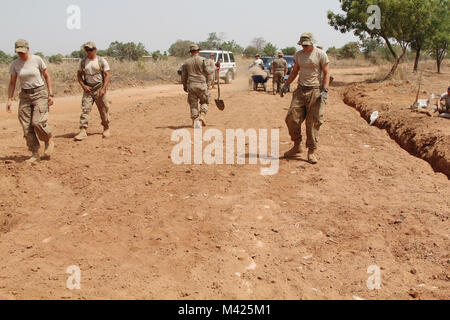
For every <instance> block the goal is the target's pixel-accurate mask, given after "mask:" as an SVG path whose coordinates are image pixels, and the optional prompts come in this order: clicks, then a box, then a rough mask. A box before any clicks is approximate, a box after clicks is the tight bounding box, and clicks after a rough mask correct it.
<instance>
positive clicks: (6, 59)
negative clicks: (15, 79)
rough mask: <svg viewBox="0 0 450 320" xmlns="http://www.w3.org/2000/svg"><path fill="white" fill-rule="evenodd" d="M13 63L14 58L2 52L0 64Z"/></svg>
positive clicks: (0, 53) (0, 52)
mask: <svg viewBox="0 0 450 320" xmlns="http://www.w3.org/2000/svg"><path fill="white" fill-rule="evenodd" d="M11 61H13V57H11V56H10V55H9V54H6V53H4V52H3V51H1V50H0V63H10V62H11Z"/></svg>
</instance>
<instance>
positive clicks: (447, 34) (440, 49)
mask: <svg viewBox="0 0 450 320" xmlns="http://www.w3.org/2000/svg"><path fill="white" fill-rule="evenodd" d="M449 19H450V2H449V1H448V0H440V1H439V3H438V6H437V7H436V8H435V9H434V12H433V15H432V19H431V28H430V34H431V35H430V37H429V38H428V39H427V40H426V41H425V45H426V46H427V47H428V48H429V49H430V52H431V56H432V57H433V58H434V59H436V66H437V71H438V73H441V65H442V61H443V60H444V58H445V57H446V55H447V53H448V48H449V45H450V24H449V23H448V21H449Z"/></svg>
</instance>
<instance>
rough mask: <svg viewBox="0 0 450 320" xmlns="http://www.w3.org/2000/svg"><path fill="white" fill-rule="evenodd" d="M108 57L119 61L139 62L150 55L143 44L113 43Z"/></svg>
mask: <svg viewBox="0 0 450 320" xmlns="http://www.w3.org/2000/svg"><path fill="white" fill-rule="evenodd" d="M106 52H107V55H108V56H109V57H114V58H117V59H119V60H121V61H122V60H129V61H138V60H139V59H141V58H142V57H143V56H148V55H150V53H148V51H147V50H146V49H145V46H144V45H143V44H142V43H140V42H139V43H138V44H136V43H134V42H128V43H122V42H118V41H115V42H112V43H111V44H110V45H109V48H108V50H106Z"/></svg>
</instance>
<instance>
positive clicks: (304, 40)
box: [298, 32, 316, 46]
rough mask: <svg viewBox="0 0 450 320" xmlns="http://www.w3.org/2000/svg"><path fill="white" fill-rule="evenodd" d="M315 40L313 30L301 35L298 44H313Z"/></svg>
mask: <svg viewBox="0 0 450 320" xmlns="http://www.w3.org/2000/svg"><path fill="white" fill-rule="evenodd" d="M315 42H316V40H314V35H313V34H312V33H311V32H305V33H303V34H302V35H301V37H300V41H299V42H298V44H299V45H301V46H312V45H313V44H314V43H315Z"/></svg>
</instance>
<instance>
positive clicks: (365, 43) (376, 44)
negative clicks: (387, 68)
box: [360, 38, 383, 59]
mask: <svg viewBox="0 0 450 320" xmlns="http://www.w3.org/2000/svg"><path fill="white" fill-rule="evenodd" d="M382 45H383V43H382V41H381V39H380V38H364V39H362V40H361V44H360V47H361V49H362V52H363V54H364V56H365V57H366V58H367V59H368V58H370V57H371V55H373V54H374V53H375V52H376V51H377V50H378V48H380V47H381V46H382Z"/></svg>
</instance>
